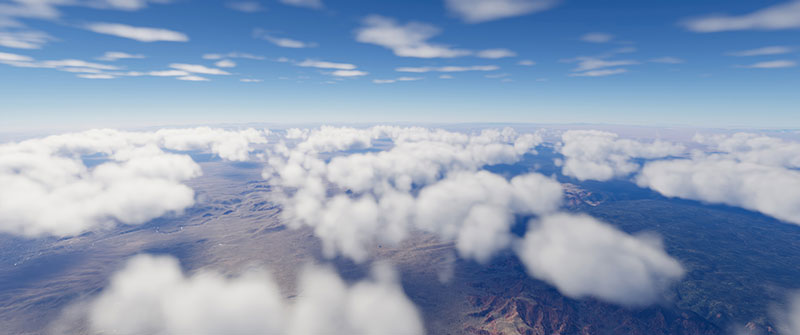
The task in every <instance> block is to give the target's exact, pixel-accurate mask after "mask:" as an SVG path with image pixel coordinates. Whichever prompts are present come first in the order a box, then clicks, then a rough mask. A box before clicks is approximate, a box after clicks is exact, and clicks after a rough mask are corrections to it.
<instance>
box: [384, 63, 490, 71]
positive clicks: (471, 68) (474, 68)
mask: <svg viewBox="0 0 800 335" xmlns="http://www.w3.org/2000/svg"><path fill="white" fill-rule="evenodd" d="M498 69H500V67H499V66H497V65H474V66H440V67H430V66H423V67H398V68H396V69H395V71H397V72H412V73H425V72H466V71H495V70H498Z"/></svg>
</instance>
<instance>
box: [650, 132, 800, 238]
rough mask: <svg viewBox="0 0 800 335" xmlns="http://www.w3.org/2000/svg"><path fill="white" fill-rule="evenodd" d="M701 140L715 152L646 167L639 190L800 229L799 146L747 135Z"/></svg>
mask: <svg viewBox="0 0 800 335" xmlns="http://www.w3.org/2000/svg"><path fill="white" fill-rule="evenodd" d="M696 140H697V141H698V142H700V143H703V144H706V145H707V146H708V147H709V149H708V150H709V151H710V152H712V153H704V152H694V153H693V155H692V157H691V158H690V159H675V160H664V161H656V162H650V163H647V164H646V165H645V166H644V168H643V169H642V171H641V173H640V174H639V176H637V178H636V181H637V183H638V184H639V186H642V187H649V188H651V189H653V190H655V191H657V192H659V193H661V194H663V195H665V196H668V197H679V198H684V199H692V200H699V201H704V202H709V203H718V204H726V205H729V206H736V207H742V208H745V209H749V210H753V211H758V212H761V213H764V214H766V215H769V216H772V217H775V218H778V219H781V220H784V221H787V222H792V223H795V224H800V188H798V187H800V172H798V171H797V170H796V169H797V168H798V167H800V158H798V157H800V143H796V142H789V141H784V140H781V139H777V138H772V137H768V136H760V135H756V134H746V133H740V134H734V135H719V136H698V137H697V138H696Z"/></svg>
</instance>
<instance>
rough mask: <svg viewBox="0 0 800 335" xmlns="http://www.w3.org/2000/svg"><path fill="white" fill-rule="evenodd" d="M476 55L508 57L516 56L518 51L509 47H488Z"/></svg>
mask: <svg viewBox="0 0 800 335" xmlns="http://www.w3.org/2000/svg"><path fill="white" fill-rule="evenodd" d="M476 56H478V57H480V58H488V59H498V58H506V57H516V56H517V53H516V52H514V51H511V50H508V49H486V50H481V51H478V53H477V54H476Z"/></svg>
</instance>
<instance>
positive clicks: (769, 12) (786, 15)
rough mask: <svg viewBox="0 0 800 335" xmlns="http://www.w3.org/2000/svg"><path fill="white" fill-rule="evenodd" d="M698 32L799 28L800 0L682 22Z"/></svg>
mask: <svg viewBox="0 0 800 335" xmlns="http://www.w3.org/2000/svg"><path fill="white" fill-rule="evenodd" d="M682 24H683V25H684V26H685V27H686V28H687V29H689V30H691V31H694V32H698V33H712V32H720V31H735V30H781V29H797V28H800V1H797V0H792V1H787V2H784V3H780V4H777V5H772V6H770V7H767V8H764V9H760V10H757V11H755V12H752V13H749V14H744V15H739V16H730V15H710V16H706V17H700V18H695V19H690V20H687V21H685V22H683V23H682Z"/></svg>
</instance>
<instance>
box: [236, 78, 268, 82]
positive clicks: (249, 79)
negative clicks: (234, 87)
mask: <svg viewBox="0 0 800 335" xmlns="http://www.w3.org/2000/svg"><path fill="white" fill-rule="evenodd" d="M239 81H241V82H243V83H260V82H262V81H264V80H262V79H252V78H242V79H239Z"/></svg>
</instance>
